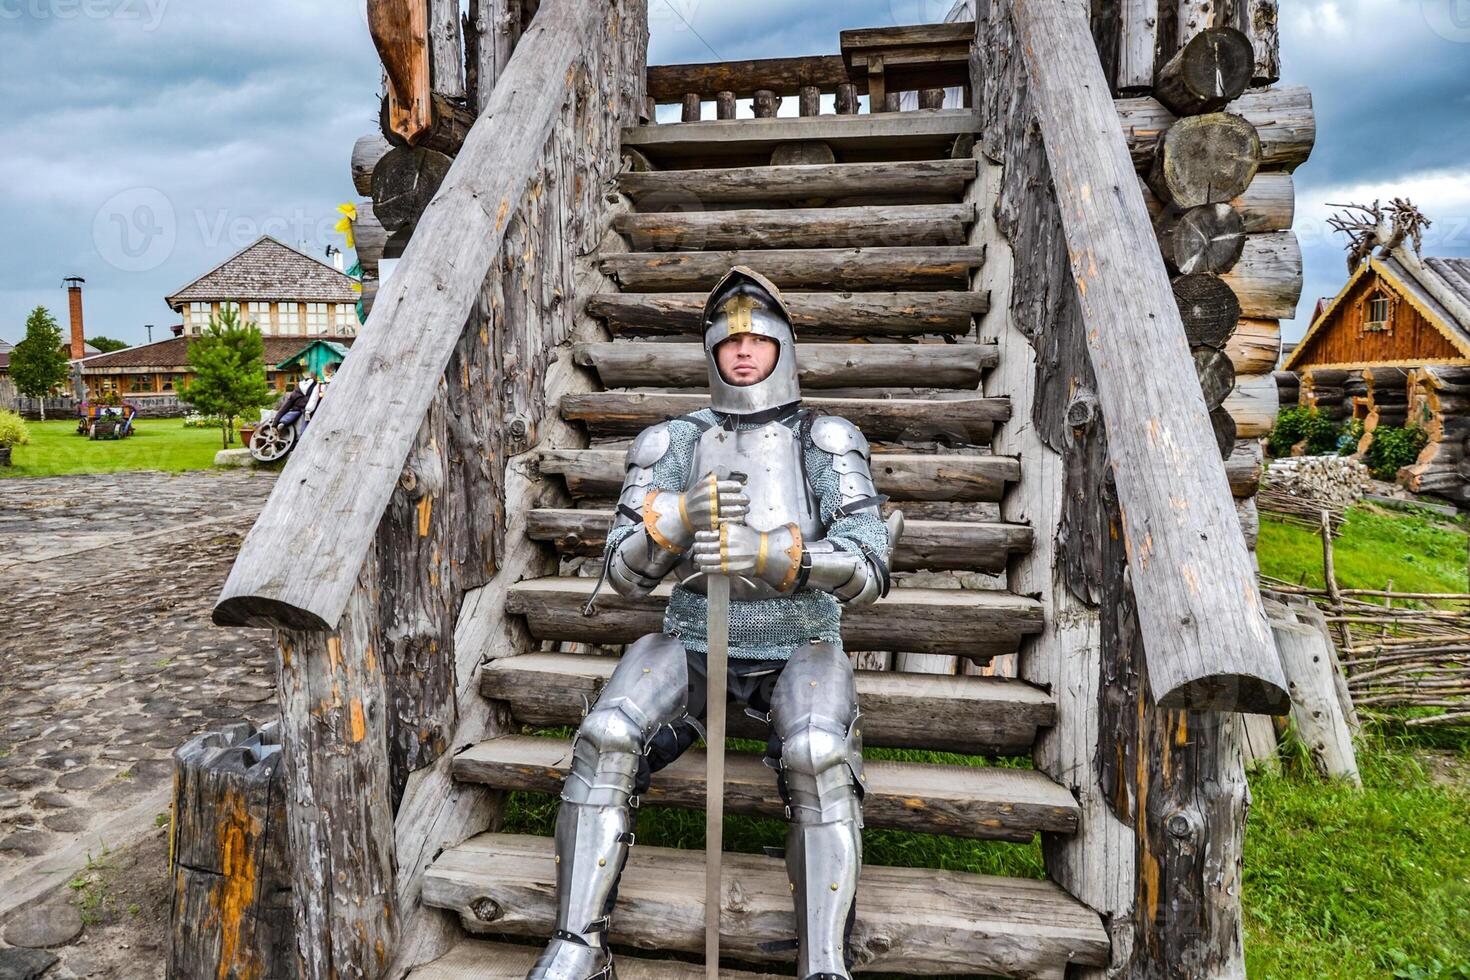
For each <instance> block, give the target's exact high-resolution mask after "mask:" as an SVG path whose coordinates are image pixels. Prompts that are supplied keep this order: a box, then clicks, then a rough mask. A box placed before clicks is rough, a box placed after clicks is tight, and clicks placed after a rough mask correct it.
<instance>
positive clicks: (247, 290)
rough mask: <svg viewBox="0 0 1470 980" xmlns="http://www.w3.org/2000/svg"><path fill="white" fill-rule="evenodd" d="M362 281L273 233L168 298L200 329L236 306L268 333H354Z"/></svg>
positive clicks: (188, 327)
mask: <svg viewBox="0 0 1470 980" xmlns="http://www.w3.org/2000/svg"><path fill="white" fill-rule="evenodd" d="M359 288H360V284H359V283H358V281H357V280H356V279H353V278H352V277H351V276H349V275H347V274H346V273H343V272H340V271H338V270H337V269H335V268H333V267H332V266H330V265H328V264H327V263H325V262H322V261H321V260H319V259H316V258H314V257H313V256H310V255H307V254H306V253H305V252H300V251H297V250H296V249H294V248H292V247H291V246H289V245H286V244H284V243H282V242H279V241H277V240H276V239H274V238H271V237H270V236H269V235H266V236H265V237H263V238H261V239H259V240H258V241H256V242H254V243H253V244H251V245H248V246H246V247H245V248H243V249H241V250H240V251H239V252H236V253H235V254H234V255H233V256H231V257H230V258H229V259H226V260H225V261H224V262H222V263H220V264H219V265H217V266H215V267H214V268H213V269H211V270H209V271H208V272H206V273H205V274H204V275H202V276H200V277H199V278H198V279H195V280H194V281H193V282H191V283H189V284H188V285H187V286H185V287H184V288H182V289H180V290H179V291H178V292H176V293H174V294H173V295H172V296H169V297H167V298H166V299H165V300H164V302H166V303H168V305H169V307H170V308H172V309H173V310H174V311H176V312H177V313H179V314H181V315H182V316H183V318H184V334H185V335H186V336H194V335H197V334H199V333H202V332H203V330H204V328H205V327H207V326H208V325H209V321H210V318H211V317H213V316H216V315H218V314H219V313H220V311H221V310H225V309H235V310H238V311H239V313H240V315H241V318H242V319H244V320H249V321H252V322H254V323H255V324H256V325H257V326H259V327H260V332H261V333H262V334H263V335H264V336H267V337H350V336H353V335H354V334H356V333H357V328H358V326H359V322H358V318H357V300H358V296H359Z"/></svg>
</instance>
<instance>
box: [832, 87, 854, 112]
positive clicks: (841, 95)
mask: <svg viewBox="0 0 1470 980" xmlns="http://www.w3.org/2000/svg"><path fill="white" fill-rule="evenodd" d="M857 111H858V94H857V86H856V85H854V84H853V83H852V82H843V83H842V84H841V85H839V86H837V114H838V115H839V116H851V115H855V114H856V113H857Z"/></svg>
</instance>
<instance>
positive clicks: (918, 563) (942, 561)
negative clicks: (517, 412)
mask: <svg viewBox="0 0 1470 980" xmlns="http://www.w3.org/2000/svg"><path fill="white" fill-rule="evenodd" d="M612 518H613V514H612V511H603V510H553V509H545V510H533V511H531V514H530V517H529V520H528V524H527V528H526V533H527V534H528V535H529V536H530V537H531V539H532V540H534V541H546V542H550V543H551V544H554V545H555V546H556V549H557V551H558V552H559V553H561V554H562V555H565V556H568V557H589V556H600V555H601V554H602V549H603V545H604V543H605V542H606V541H607V529H608V527H609V526H611V524H612ZM1031 544H1032V533H1031V528H1029V527H1027V526H1025V525H1023V524H1003V523H986V522H980V521H918V520H914V521H908V522H906V523H905V524H904V529H903V536H902V537H901V538H899V539H898V550H897V551H896V552H895V554H894V556H893V565H894V569H895V570H896V571H900V572H912V571H920V570H925V569H927V570H929V571H977V572H985V573H986V574H989V575H997V574H999V573H1001V572H1003V571H1005V569H1006V566H1007V564H1008V563H1009V561H1010V559H1011V556H1013V555H1021V554H1025V553H1026V552H1028V551H1030V550H1031Z"/></svg>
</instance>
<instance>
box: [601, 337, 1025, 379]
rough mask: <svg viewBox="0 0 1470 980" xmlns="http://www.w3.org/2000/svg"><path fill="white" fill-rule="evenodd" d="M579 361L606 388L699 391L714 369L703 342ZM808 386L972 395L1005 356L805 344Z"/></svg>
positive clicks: (943, 348) (644, 346)
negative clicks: (983, 376)
mask: <svg viewBox="0 0 1470 980" xmlns="http://www.w3.org/2000/svg"><path fill="white" fill-rule="evenodd" d="M572 356H573V358H574V359H575V360H576V363H578V364H580V365H581V366H582V367H590V368H592V369H593V370H595V371H596V372H597V376H598V378H599V379H600V380H601V381H602V383H603V385H604V386H605V387H608V388H648V387H652V388H700V389H703V388H705V387H706V386H707V385H708V384H709V367H708V361H707V360H706V358H705V353H704V348H703V346H701V345H700V344H664V343H657V344H655V343H640V342H638V341H636V340H614V341H611V342H601V343H583V344H577V345H576V346H575V347H574V348H573V355H572ZM796 359H797V363H798V365H799V366H800V374H801V385H802V387H803V388H806V389H813V390H816V389H823V388H885V387H923V388H951V389H957V390H960V391H974V390H975V389H976V388H978V387H979V386H980V378H981V374H982V372H983V371H984V370H985V369H987V368H992V367H994V366H995V365H996V362H997V361H998V359H999V352H998V348H997V347H996V345H995V344H800V345H798V346H797V349H796Z"/></svg>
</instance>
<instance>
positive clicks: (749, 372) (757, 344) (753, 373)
mask: <svg viewBox="0 0 1470 980" xmlns="http://www.w3.org/2000/svg"><path fill="white" fill-rule="evenodd" d="M780 355H781V345H780V344H778V343H776V341H774V340H772V339H771V338H770V337H762V336H761V335H760V334H754V333H743V334H738V335H737V336H734V337H731V338H730V339H729V340H726V341H724V342H723V343H721V344H720V345H719V346H718V347H716V348H715V364H716V365H717V366H718V367H719V369H720V377H721V378H723V379H724V381H725V384H727V385H734V386H736V387H737V388H744V387H746V386H748V385H753V384H759V383H760V382H762V381H764V380H766V378H768V377H770V376H771V372H772V371H774V370H775V369H776V359H777V358H778V357H780Z"/></svg>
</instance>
